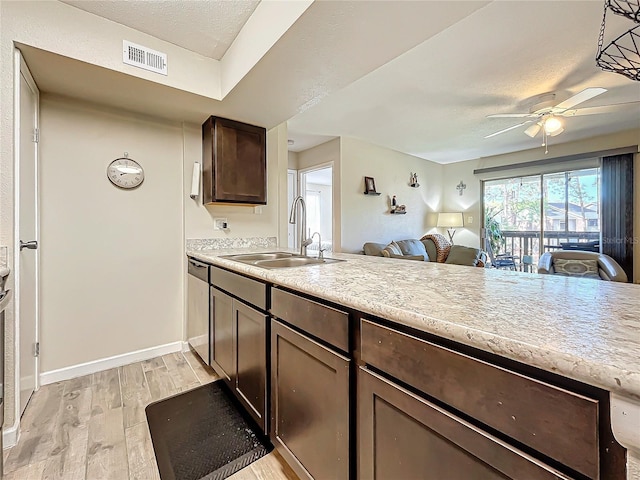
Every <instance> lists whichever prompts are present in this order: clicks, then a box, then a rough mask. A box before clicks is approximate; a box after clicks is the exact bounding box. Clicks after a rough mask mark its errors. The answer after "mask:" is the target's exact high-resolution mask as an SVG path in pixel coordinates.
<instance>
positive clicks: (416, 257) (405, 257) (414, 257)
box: [390, 253, 424, 262]
mask: <svg viewBox="0 0 640 480" xmlns="http://www.w3.org/2000/svg"><path fill="white" fill-rule="evenodd" d="M390 257H391V258H399V259H400V260H420V261H421V262H424V256H423V255H394V254H393V253H391V254H390Z"/></svg>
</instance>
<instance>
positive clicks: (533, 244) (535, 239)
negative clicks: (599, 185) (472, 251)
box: [500, 230, 600, 271]
mask: <svg viewBox="0 0 640 480" xmlns="http://www.w3.org/2000/svg"><path fill="white" fill-rule="evenodd" d="M502 236H503V238H504V246H503V248H502V249H501V250H500V253H505V252H509V253H511V254H512V255H513V256H515V257H518V258H520V260H521V261H522V259H523V258H524V256H525V255H526V256H529V257H531V258H530V260H531V263H530V264H529V265H532V269H533V271H535V270H536V268H535V267H536V265H538V260H539V258H540V251H541V249H540V232H522V231H513V230H503V231H502ZM599 239H600V232H567V231H561V232H560V231H546V232H544V236H543V240H544V241H543V244H542V253H544V252H549V251H553V250H558V249H560V248H562V246H561V244H562V243H566V242H593V241H595V240H599ZM505 247H506V248H505ZM527 263H528V262H527Z"/></svg>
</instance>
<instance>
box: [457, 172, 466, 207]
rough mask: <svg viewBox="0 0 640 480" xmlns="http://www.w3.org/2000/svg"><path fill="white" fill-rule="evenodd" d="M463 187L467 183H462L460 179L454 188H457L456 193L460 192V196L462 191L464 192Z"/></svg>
mask: <svg viewBox="0 0 640 480" xmlns="http://www.w3.org/2000/svg"><path fill="white" fill-rule="evenodd" d="M465 188H467V184H466V183H464V182H463V181H462V180H460V183H459V184H458V185H457V186H456V190H458V193H459V194H460V196H462V193H463V192H464V189H465ZM460 215H462V214H460Z"/></svg>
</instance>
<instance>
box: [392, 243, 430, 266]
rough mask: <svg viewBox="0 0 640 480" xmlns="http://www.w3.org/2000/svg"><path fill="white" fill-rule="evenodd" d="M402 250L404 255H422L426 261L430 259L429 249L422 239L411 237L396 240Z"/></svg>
mask: <svg viewBox="0 0 640 480" xmlns="http://www.w3.org/2000/svg"><path fill="white" fill-rule="evenodd" d="M396 243H397V244H398V246H399V247H400V250H402V253H403V255H421V256H422V259H423V260H425V261H427V262H428V261H429V254H428V253H427V249H426V247H425V245H424V243H422V242H421V241H420V240H417V239H409V240H400V241H398V242H396Z"/></svg>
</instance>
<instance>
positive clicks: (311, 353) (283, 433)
mask: <svg viewBox="0 0 640 480" xmlns="http://www.w3.org/2000/svg"><path fill="white" fill-rule="evenodd" d="M349 364H350V361H349V359H348V358H346V357H344V356H342V355H340V354H338V353H336V352H333V351H332V350H330V349H328V348H326V347H325V346H323V345H321V344H319V343H317V342H315V341H313V340H311V339H310V338H308V337H306V336H305V335H302V334H300V333H298V332H296V331H294V330H293V329H291V328H289V327H287V326H286V325H284V324H282V323H280V322H278V321H275V320H274V321H272V322H271V433H270V438H271V441H272V443H273V444H274V445H275V447H276V449H277V450H278V451H279V452H280V454H281V455H282V456H283V457H284V458H285V460H286V461H287V463H288V464H289V465H290V466H291V467H292V468H293V469H294V471H295V472H296V474H297V475H298V476H299V477H300V478H315V479H318V480H320V479H332V480H334V479H336V480H337V479H347V478H349ZM361 478H366V477H361ZM396 478H399V477H396Z"/></svg>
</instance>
